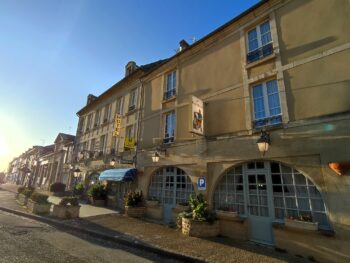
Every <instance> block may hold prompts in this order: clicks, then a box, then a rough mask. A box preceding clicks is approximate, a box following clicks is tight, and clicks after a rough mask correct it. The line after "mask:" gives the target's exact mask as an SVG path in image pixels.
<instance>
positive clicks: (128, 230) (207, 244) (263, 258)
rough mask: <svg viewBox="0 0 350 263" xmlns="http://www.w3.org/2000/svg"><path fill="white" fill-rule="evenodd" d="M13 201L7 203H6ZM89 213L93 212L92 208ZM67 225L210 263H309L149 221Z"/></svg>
mask: <svg viewBox="0 0 350 263" xmlns="http://www.w3.org/2000/svg"><path fill="white" fill-rule="evenodd" d="M10 195H11V193H8V192H6V191H0V206H1V205H4V204H5V205H9V206H12V209H16V208H13V207H17V209H18V207H19V206H18V205H17V204H16V202H15V201H14V199H13V194H12V197H11V196H10ZM9 198H10V199H11V200H7V201H6V200H5V199H9ZM87 209H91V210H93V209H94V207H93V206H88V207H87ZM65 222H66V223H67V224H71V225H74V226H78V227H82V228H86V229H92V230H97V231H99V232H102V233H105V234H108V235H113V236H126V237H128V238H129V239H131V240H137V241H139V242H140V243H147V244H150V245H152V246H155V247H158V248H161V249H166V250H169V251H173V252H175V253H178V254H182V255H187V256H191V257H195V258H200V259H204V260H206V261H209V262H254V263H255V262H308V261H307V260H305V259H302V258H297V257H295V256H293V255H289V254H286V253H281V252H277V251H275V250H274V249H273V248H269V247H264V246H259V245H256V244H253V243H250V242H243V241H237V240H234V239H229V238H224V237H217V238H210V239H201V238H195V237H187V236H183V235H182V233H181V232H180V231H178V230H176V229H173V228H169V227H168V226H165V225H161V224H155V223H152V222H149V221H144V220H139V219H133V218H128V217H125V216H123V215H120V214H109V215H100V216H92V217H86V218H83V219H79V220H66V221H65Z"/></svg>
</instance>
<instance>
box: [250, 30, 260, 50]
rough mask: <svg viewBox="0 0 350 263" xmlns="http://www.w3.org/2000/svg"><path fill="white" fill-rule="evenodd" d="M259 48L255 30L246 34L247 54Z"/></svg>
mask: <svg viewBox="0 0 350 263" xmlns="http://www.w3.org/2000/svg"><path fill="white" fill-rule="evenodd" d="M258 48H259V42H258V33H257V31H256V29H253V30H251V31H249V32H248V49H249V52H251V51H254V50H256V49H258Z"/></svg>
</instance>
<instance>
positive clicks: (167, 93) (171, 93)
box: [163, 70, 178, 100]
mask: <svg viewBox="0 0 350 263" xmlns="http://www.w3.org/2000/svg"><path fill="white" fill-rule="evenodd" d="M169 76H170V80H171V87H170V88H169V86H170V85H169V78H168V77H169ZM174 82H175V85H174ZM177 82H178V80H177V70H173V71H170V72H168V73H166V74H165V83H164V92H163V100H169V99H171V98H173V97H175V96H176V93H177Z"/></svg>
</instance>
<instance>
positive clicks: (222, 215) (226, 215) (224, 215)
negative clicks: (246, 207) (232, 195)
mask: <svg viewBox="0 0 350 263" xmlns="http://www.w3.org/2000/svg"><path fill="white" fill-rule="evenodd" d="M215 213H216V216H217V218H219V219H221V220H228V221H235V220H236V219H237V217H238V214H237V212H230V211H223V210H216V211H215Z"/></svg>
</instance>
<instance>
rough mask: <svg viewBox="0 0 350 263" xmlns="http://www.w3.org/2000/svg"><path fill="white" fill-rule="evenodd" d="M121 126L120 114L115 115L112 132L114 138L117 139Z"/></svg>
mask: <svg viewBox="0 0 350 263" xmlns="http://www.w3.org/2000/svg"><path fill="white" fill-rule="evenodd" d="M121 124H122V116H121V115H120V114H117V115H116V116H115V123H114V132H113V136H114V137H119V134H120V127H121Z"/></svg>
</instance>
